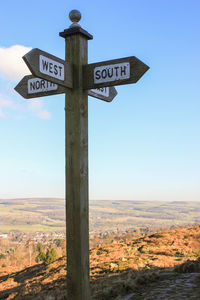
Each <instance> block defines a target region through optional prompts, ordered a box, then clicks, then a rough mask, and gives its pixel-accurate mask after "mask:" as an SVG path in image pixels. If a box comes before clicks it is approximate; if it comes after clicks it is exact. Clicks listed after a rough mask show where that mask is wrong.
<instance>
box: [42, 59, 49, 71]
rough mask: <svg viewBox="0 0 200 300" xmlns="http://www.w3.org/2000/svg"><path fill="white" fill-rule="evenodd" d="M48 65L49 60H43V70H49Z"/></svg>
mask: <svg viewBox="0 0 200 300" xmlns="http://www.w3.org/2000/svg"><path fill="white" fill-rule="evenodd" d="M48 66H49V64H48V62H47V61H45V60H42V68H43V70H46V71H48V68H49V67H48Z"/></svg>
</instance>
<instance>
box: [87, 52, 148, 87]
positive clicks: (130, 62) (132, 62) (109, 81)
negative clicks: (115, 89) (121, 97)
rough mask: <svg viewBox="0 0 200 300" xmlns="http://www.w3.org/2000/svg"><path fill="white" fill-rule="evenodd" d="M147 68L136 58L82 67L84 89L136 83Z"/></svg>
mask: <svg viewBox="0 0 200 300" xmlns="http://www.w3.org/2000/svg"><path fill="white" fill-rule="evenodd" d="M148 69H149V67H148V66H147V65H146V64H144V63H143V62H142V61H140V60H139V59H138V58H137V57H135V56H131V57H126V58H120V59H114V60H108V61H103V62H99V63H94V64H88V65H86V66H84V69H83V72H84V76H83V78H84V83H83V86H84V89H95V88H100V87H105V86H114V85H122V84H130V83H136V82H137V81H138V80H139V79H140V78H141V77H142V75H143V74H144V73H145V72H146V71H147V70H148Z"/></svg>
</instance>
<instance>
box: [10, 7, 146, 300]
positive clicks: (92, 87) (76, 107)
mask: <svg viewBox="0 0 200 300" xmlns="http://www.w3.org/2000/svg"><path fill="white" fill-rule="evenodd" d="M69 17H70V20H71V21H72V22H73V24H72V25H71V26H70V27H69V28H68V29H65V30H64V31H63V32H61V33H60V36H61V37H63V38H64V39H65V43H66V53H65V54H66V55H65V60H62V59H60V58H58V57H55V56H53V55H51V54H49V53H47V52H44V51H41V50H39V49H33V50H31V51H30V52H29V53H27V54H26V55H25V56H24V57H23V59H24V60H25V62H26V64H27V65H28V67H29V69H30V70H31V72H32V74H33V75H34V76H25V77H24V78H23V79H22V80H21V81H20V83H19V84H18V85H17V86H16V88H15V89H16V91H17V92H18V93H19V94H21V95H22V96H23V97H24V98H27V99H30V98H34V97H42V96H49V95H55V94H60V93H65V126H66V128H65V132H66V235H67V239H66V240H67V299H70V300H89V299H90V288H89V224H88V222H89V218H88V95H90V96H92V97H95V98H98V99H101V100H104V101H107V102H110V101H112V100H113V99H114V97H115V96H116V95H117V92H116V90H115V88H114V85H122V84H129V83H135V82H137V81H138V80H139V79H140V78H141V76H142V75H143V74H144V73H145V72H146V71H147V70H148V69H149V67H148V66H147V65H145V64H144V63H143V62H141V61H140V60H139V59H137V58H136V57H134V56H132V57H127V58H120V59H115V60H110V61H104V62H99V63H94V64H88V45H87V44H88V40H91V39H92V38H93V37H92V36H91V35H90V34H89V33H88V32H87V31H85V30H84V29H83V28H81V27H80V25H79V24H78V22H79V21H80V19H81V14H80V12H79V11H77V10H72V11H71V12H70V14H69Z"/></svg>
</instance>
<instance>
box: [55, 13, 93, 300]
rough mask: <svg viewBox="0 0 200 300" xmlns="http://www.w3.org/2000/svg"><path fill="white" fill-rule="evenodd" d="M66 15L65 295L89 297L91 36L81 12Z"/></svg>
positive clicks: (84, 299) (74, 299)
mask: <svg viewBox="0 0 200 300" xmlns="http://www.w3.org/2000/svg"><path fill="white" fill-rule="evenodd" d="M69 16H70V19H71V21H72V22H74V23H73V24H72V25H71V26H70V28H69V29H66V30H64V32H61V33H60V36H62V37H64V38H65V41H66V61H67V62H68V63H69V64H71V65H72V68H73V70H72V73H73V89H67V92H66V98H65V99H66V102H65V122H66V232H67V296H68V298H69V299H70V300H89V299H90V288H89V218H88V91H87V90H83V75H82V69H83V66H84V65H86V64H87V63H88V49H87V44H88V40H89V39H92V36H91V35H90V34H89V33H88V32H86V31H85V30H83V29H82V28H81V27H80V25H79V24H77V22H79V20H80V19H81V14H80V12H78V11H76V10H74V11H71V12H70V14H69ZM68 298H67V299H68Z"/></svg>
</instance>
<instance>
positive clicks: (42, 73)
mask: <svg viewBox="0 0 200 300" xmlns="http://www.w3.org/2000/svg"><path fill="white" fill-rule="evenodd" d="M23 59H24V61H25V63H26V64H27V66H28V68H29V69H30V71H31V73H32V74H33V75H34V76H36V77H39V78H42V79H46V80H48V81H51V82H53V83H55V84H59V85H62V86H64V87H68V88H72V87H73V84H72V68H71V66H70V65H69V64H68V63H67V62H66V61H64V60H62V59H60V58H58V57H56V56H53V55H51V54H49V53H47V52H44V51H42V50H40V49H37V48H35V49H32V50H31V51H30V52H28V53H27V54H25V55H24V56H23Z"/></svg>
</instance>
